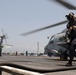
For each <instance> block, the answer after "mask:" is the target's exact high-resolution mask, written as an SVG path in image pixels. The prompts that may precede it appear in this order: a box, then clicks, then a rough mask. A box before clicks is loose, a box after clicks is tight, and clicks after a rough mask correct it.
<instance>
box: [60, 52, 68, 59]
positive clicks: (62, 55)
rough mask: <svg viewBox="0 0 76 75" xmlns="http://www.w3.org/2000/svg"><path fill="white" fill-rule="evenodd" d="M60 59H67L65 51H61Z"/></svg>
mask: <svg viewBox="0 0 76 75" xmlns="http://www.w3.org/2000/svg"><path fill="white" fill-rule="evenodd" d="M60 59H61V60H67V59H68V55H67V53H66V52H64V53H62V54H61V55H60Z"/></svg>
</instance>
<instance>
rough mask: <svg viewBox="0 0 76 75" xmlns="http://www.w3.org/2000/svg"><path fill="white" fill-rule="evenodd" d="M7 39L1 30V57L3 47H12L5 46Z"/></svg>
mask: <svg viewBox="0 0 76 75" xmlns="http://www.w3.org/2000/svg"><path fill="white" fill-rule="evenodd" d="M7 38H8V37H7V35H5V34H4V31H3V29H2V35H1V36H0V56H2V49H3V48H4V47H6V46H10V47H11V46H12V45H9V44H7V40H6V39H7ZM4 40H5V44H3V42H4Z"/></svg>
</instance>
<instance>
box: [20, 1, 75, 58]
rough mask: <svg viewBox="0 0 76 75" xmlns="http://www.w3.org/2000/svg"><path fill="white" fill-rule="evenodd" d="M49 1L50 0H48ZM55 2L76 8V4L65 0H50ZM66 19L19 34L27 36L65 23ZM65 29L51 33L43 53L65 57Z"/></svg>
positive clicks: (68, 7)
mask: <svg viewBox="0 0 76 75" xmlns="http://www.w3.org/2000/svg"><path fill="white" fill-rule="evenodd" d="M49 1H51V0H49ZM52 1H54V2H56V3H59V4H61V5H62V6H64V7H66V8H67V9H71V10H76V6H74V5H72V4H70V3H69V2H66V1H65V0H52ZM67 22H68V21H67V20H65V21H62V22H59V23H56V24H53V25H49V26H46V27H43V28H40V29H36V30H33V31H29V32H26V33H23V34H21V35H22V36H27V35H30V34H32V33H36V32H39V31H42V30H46V29H49V28H52V27H55V26H60V25H62V24H65V23H67ZM66 31H67V29H64V30H63V31H62V32H60V33H57V34H55V35H53V36H52V37H51V38H50V41H49V43H48V44H47V45H46V47H45V48H44V53H46V54H47V55H48V56H52V55H54V56H60V58H61V59H63V58H64V59H67V57H68V55H69V52H68V44H67V42H66V37H65V36H66Z"/></svg>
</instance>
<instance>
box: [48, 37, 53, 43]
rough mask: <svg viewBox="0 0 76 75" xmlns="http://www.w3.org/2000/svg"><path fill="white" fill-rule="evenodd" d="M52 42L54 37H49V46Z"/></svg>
mask: <svg viewBox="0 0 76 75" xmlns="http://www.w3.org/2000/svg"><path fill="white" fill-rule="evenodd" d="M53 40H54V36H52V37H51V39H50V41H49V44H52V43H53Z"/></svg>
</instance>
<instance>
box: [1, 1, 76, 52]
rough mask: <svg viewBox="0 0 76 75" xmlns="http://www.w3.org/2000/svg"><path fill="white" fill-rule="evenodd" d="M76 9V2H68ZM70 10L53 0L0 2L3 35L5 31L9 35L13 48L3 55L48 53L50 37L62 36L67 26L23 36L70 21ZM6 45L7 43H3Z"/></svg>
mask: <svg viewBox="0 0 76 75" xmlns="http://www.w3.org/2000/svg"><path fill="white" fill-rule="evenodd" d="M67 1H69V2H70V3H72V4H73V5H75V6H76V4H75V3H76V0H73V1H72V0H67ZM69 12H74V13H75V14H76V11H75V10H69V9H67V8H65V7H62V6H61V5H59V4H56V3H55V2H53V1H52V0H0V35H2V29H3V30H4V33H5V34H7V36H8V39H7V43H8V44H10V45H12V46H11V48H7V47H4V48H3V52H15V51H18V52H26V51H28V52H37V48H38V46H37V42H39V52H44V47H45V46H46V45H47V44H48V42H49V39H47V37H48V36H50V37H51V36H52V35H54V34H56V33H59V32H61V31H62V30H63V29H65V28H66V24H63V25H62V26H57V27H54V28H49V29H47V30H43V31H41V32H37V33H34V34H31V35H28V36H21V35H20V34H22V33H25V32H28V31H31V30H34V29H38V28H41V27H44V26H48V25H51V24H55V23H58V22H61V21H64V20H66V18H65V15H66V14H68V13H69ZM3 44H5V40H4V42H3Z"/></svg>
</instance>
